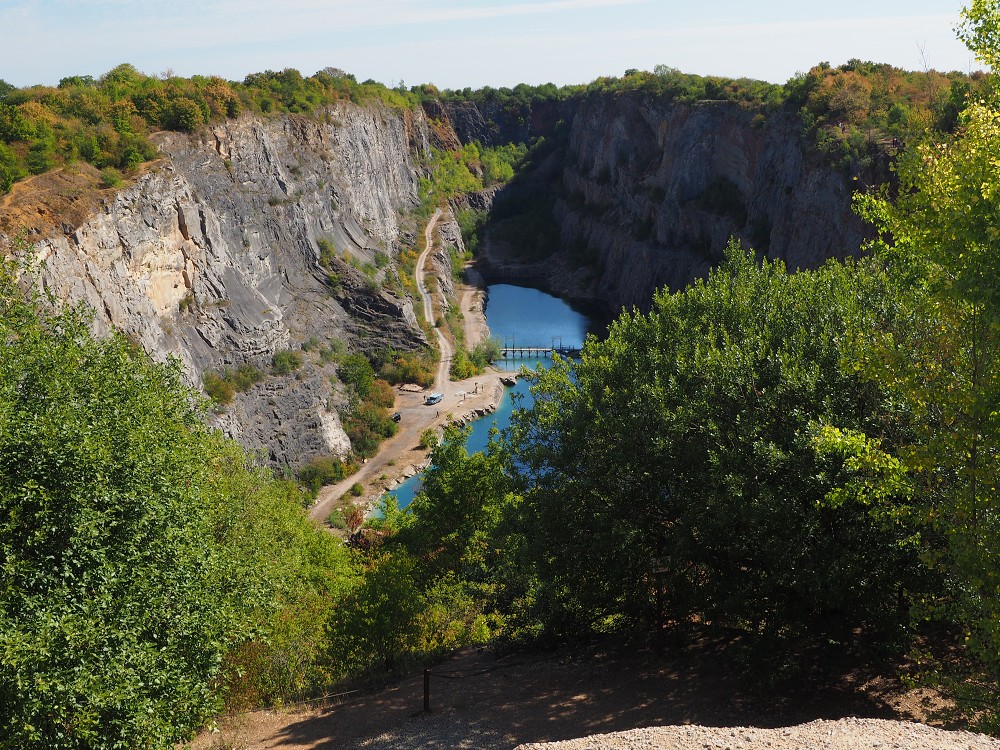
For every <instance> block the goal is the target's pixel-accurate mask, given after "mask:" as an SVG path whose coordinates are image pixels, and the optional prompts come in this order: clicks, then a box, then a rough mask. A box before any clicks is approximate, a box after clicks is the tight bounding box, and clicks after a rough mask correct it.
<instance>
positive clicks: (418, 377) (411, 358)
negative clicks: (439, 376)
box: [379, 352, 435, 388]
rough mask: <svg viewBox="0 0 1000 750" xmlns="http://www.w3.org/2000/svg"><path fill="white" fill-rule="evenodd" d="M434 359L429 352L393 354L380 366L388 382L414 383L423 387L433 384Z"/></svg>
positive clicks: (398, 383) (397, 383)
mask: <svg viewBox="0 0 1000 750" xmlns="http://www.w3.org/2000/svg"><path fill="white" fill-rule="evenodd" d="M434 370H435V367H434V359H433V357H432V356H431V355H430V354H429V353H426V352H425V353H422V354H415V353H404V354H394V355H392V356H391V357H390V358H389V359H388V361H386V362H384V363H383V364H382V366H381V368H380V370H379V371H380V373H381V375H382V377H383V378H385V379H386V380H387V381H388V382H390V383H393V384H396V385H401V384H404V383H416V384H418V385H420V386H423V387H424V388H430V387H431V386H432V385H434V374H435V373H434Z"/></svg>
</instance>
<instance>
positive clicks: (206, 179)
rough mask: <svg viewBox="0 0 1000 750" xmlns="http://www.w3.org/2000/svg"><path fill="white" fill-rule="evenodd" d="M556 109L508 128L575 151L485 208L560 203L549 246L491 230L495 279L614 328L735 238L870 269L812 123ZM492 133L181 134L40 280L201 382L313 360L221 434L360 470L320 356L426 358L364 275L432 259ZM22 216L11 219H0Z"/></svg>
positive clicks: (54, 234) (325, 122) (470, 111)
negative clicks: (468, 150)
mask: <svg viewBox="0 0 1000 750" xmlns="http://www.w3.org/2000/svg"><path fill="white" fill-rule="evenodd" d="M546 106H547V107H548V108H546V109H544V111H541V110H540V111H539V112H537V113H534V112H532V113H528V114H530V117H529V116H525V117H523V118H521V117H519V118H516V120H511V121H510V122H508V123H507V124H506V125H503V122H501V125H503V127H505V128H508V129H510V128H515V126H517V127H521V128H522V129H523V130H524V133H523V135H525V137H527V136H529V135H531V134H533V133H535V131H538V132H537V134H543V135H545V136H546V138H547V139H548V140H549V141H550V143H556V144H557V145H556V146H555V147H554V148H552V149H551V150H550V152H549V154H548V156H546V157H545V158H544V159H539V160H538V163H537V164H535V165H534V166H533V168H532V169H530V170H528V173H525V174H524V175H521V176H519V177H518V178H516V179H515V180H514V182H513V183H511V184H510V185H509V186H507V187H505V188H503V189H501V190H500V191H499V193H497V192H496V190H490V191H484V192H483V193H482V194H478V195H475V196H469V198H468V203H469V205H473V206H476V207H489V206H490V205H491V204H493V205H494V208H500V207H502V205H503V203H504V202H505V201H510V200H517V199H518V196H519V195H520V196H521V198H520V200H521V205H528V206H533V207H536V208H537V206H538V205H544V206H545V212H546V216H547V218H546V221H547V222H548V230H546V234H545V237H546V242H547V243H549V244H551V247H545V248H544V252H543V253H542V254H541V255H540V256H539V255H536V257H534V258H531V259H526V258H525V257H524V256H523V254H522V253H521V252H520V249H519V248H517V247H513V246H511V245H510V244H509V243H508V244H506V245H505V244H504V241H503V239H502V237H500V236H499V235H500V233H499V232H491V233H490V234H489V235H488V236H487V238H486V240H485V241H484V242H483V243H482V248H484V249H485V255H484V257H483V258H482V259H481V265H482V266H484V267H483V268H482V270H483V271H484V273H485V275H486V277H487V278H488V279H489V278H492V279H497V280H502V281H510V282H515V283H517V282H520V283H526V284H530V285H536V286H541V287H543V288H548V289H550V290H552V291H554V292H556V293H558V294H561V295H563V296H567V297H575V298H578V299H583V300H587V301H591V302H602V303H604V305H605V306H606V307H607V308H608V309H609V310H610V311H612V312H615V311H618V310H620V309H621V308H622V307H627V308H630V307H632V306H636V307H639V308H646V307H648V306H649V304H650V301H651V298H652V294H653V292H654V290H656V289H658V288H660V287H663V286H668V287H670V288H672V289H678V288H681V287H682V286H684V285H685V284H686V283H688V282H690V281H691V280H692V279H695V278H697V277H699V276H703V275H705V274H706V273H707V271H708V269H709V267H710V266H712V265H713V264H716V263H718V262H719V261H720V260H721V259H722V256H723V251H724V248H725V246H726V243H727V241H728V239H729V238H730V237H731V236H736V237H739V238H740V239H741V240H742V241H743V242H744V243H745V244H746V245H748V246H751V247H753V248H755V249H756V250H757V251H758V252H760V253H761V254H766V255H768V256H769V257H772V258H780V259H782V260H784V261H785V262H786V263H787V264H788V265H789V266H790V267H791V268H806V267H814V266H816V265H819V264H820V263H822V262H823V261H824V260H826V259H827V258H831V257H843V256H846V255H851V254H856V253H857V252H858V249H859V247H860V244H861V242H862V239H863V238H864V235H865V228H864V226H863V225H862V223H861V222H860V220H859V219H858V218H857V217H856V216H854V214H853V213H852V212H851V209H850V197H851V193H852V189H853V188H854V187H855V186H856V185H857V183H854V182H852V180H851V179H849V178H848V177H846V176H845V175H844V174H843V173H841V172H838V171H836V170H834V169H833V168H831V166H829V164H828V163H827V162H825V161H824V160H823V159H822V158H820V157H819V156H818V155H817V154H816V153H815V152H814V149H813V148H812V147H811V144H810V142H808V141H807V140H806V138H805V136H803V133H802V126H801V123H800V121H799V119H798V117H797V116H796V115H795V114H794V113H782V112H778V113H770V114H766V115H765V113H762V112H758V111H753V110H747V109H743V108H741V107H740V106H739V105H737V104H735V103H725V102H702V103H698V104H683V105H682V104H664V103H662V102H658V101H656V100H651V99H649V98H648V97H643V96H641V95H639V94H635V95H632V94H626V95H614V96H611V95H608V96H596V95H592V96H588V97H585V98H582V99H580V100H574V101H573V102H572V106H568V105H560V107H559V108H558V111H557V110H556V109H554V108H553V107H552V106H549V105H546ZM550 110H551V111H550ZM494 114H496V113H494ZM488 115H490V113H489V112H486V113H483V112H481V111H479V110H478V109H476V108H475V107H471V106H470V107H465V108H459V109H458V110H456V109H455V108H454V107H452V109H451V111H446V110H445V109H444V108H438V109H436V110H435V111H434V112H433V114H432V118H433V119H432V120H431V121H429V119H428V116H427V115H425V114H424V113H423V112H421V111H417V112H411V111H403V112H399V111H395V110H389V109H386V108H384V107H383V106H382V105H380V104H372V105H367V106H364V107H362V106H357V105H354V104H351V103H347V102H344V103H341V104H339V105H337V106H334V107H331V108H329V109H327V110H324V111H322V112H321V113H318V114H317V115H316V116H313V117H309V118H304V117H297V116H275V117H267V118H265V117H255V116H244V117H241V118H239V119H236V120H230V121H227V122H224V123H220V124H217V125H213V126H211V127H209V128H206V129H205V130H203V131H201V132H199V133H197V134H195V135H184V134H179V133H163V134H161V135H160V136H159V144H158V145H159V147H160V150H161V154H162V157H163V158H162V159H160V160H159V161H158V162H156V163H154V164H153V165H151V166H149V167H148V168H147V169H146V171H145V172H144V173H143V174H142V175H141V176H140V177H139V178H138V179H136V180H135V181H134V182H133V183H131V184H129V185H128V186H127V187H125V188H123V189H120V190H117V191H113V190H103V191H99V192H97V191H92V192H94V194H95V195H97V196H99V200H98V199H95V200H94V201H93V203H92V204H88V205H86V206H83V205H82V204H80V203H79V202H76V203H73V201H69V204H72V210H63V211H61V212H59V211H52V212H50V213H52V214H53V215H52V217H51V219H50V220H49V221H48V223H47V228H46V229H45V230H44V231H43V230H42V229H39V228H38V227H36V228H35V229H34V230H33V232H34V233H33V234H32V235H31V236H30V239H31V242H32V243H33V244H34V249H35V251H36V253H37V255H38V257H39V258H41V259H43V260H44V261H45V267H44V272H43V277H42V278H43V281H44V283H45V284H46V285H47V286H48V287H49V288H50V289H52V290H53V291H54V292H56V294H57V295H59V296H60V297H62V298H64V299H68V300H73V301H80V300H82V301H84V302H86V303H88V304H89V305H90V306H91V307H93V308H94V310H95V311H96V322H95V325H96V327H97V328H98V329H102V330H108V329H111V328H114V329H117V330H119V331H121V332H123V333H124V334H125V335H126V336H128V337H130V338H131V339H132V340H134V341H135V342H136V343H137V344H139V345H140V346H142V348H143V349H145V350H146V351H147V352H149V353H150V354H151V355H152V356H153V357H154V358H155V359H160V360H162V359H165V358H167V357H170V356H172V357H177V358H179V359H180V360H181V362H182V363H183V364H184V366H185V369H186V372H187V373H188V377H189V379H190V382H191V383H192V384H193V385H197V384H200V383H201V382H202V378H203V376H204V374H205V373H207V372H209V371H215V372H220V371H223V370H224V369H226V368H236V367H239V366H241V365H244V364H250V365H253V366H254V367H256V368H258V369H260V370H262V371H265V372H269V371H270V370H271V360H272V357H273V355H274V354H275V353H277V352H281V351H283V350H287V349H294V350H299V349H301V348H302V345H303V344H304V343H308V344H310V346H307V347H306V348H309V349H311V350H312V351H311V352H305V353H303V354H302V356H303V358H304V364H303V366H302V367H301V368H300V369H298V370H297V371H295V372H294V373H292V374H290V375H283V376H279V375H273V374H271V375H269V376H268V377H266V378H264V379H263V380H262V381H261V382H258V383H256V384H255V385H253V386H252V387H251V388H250V389H249V390H247V391H246V392H244V393H240V394H237V395H236V397H235V399H234V400H233V402H232V403H230V404H228V405H227V406H226V407H225V408H224V409H222V410H220V412H219V413H218V414H217V415H216V416H215V420H216V422H217V424H218V425H219V426H220V427H221V428H222V429H223V430H224V431H225V432H227V433H228V434H229V435H230V436H232V437H234V438H236V439H238V440H239V441H240V442H241V443H242V444H243V445H244V446H245V447H247V448H248V449H250V450H251V451H253V452H255V453H257V454H259V455H261V456H262V457H263V458H264V459H265V460H266V461H267V462H268V463H270V464H271V465H272V466H275V467H282V466H293V467H294V466H300V465H302V464H304V463H307V462H308V461H309V460H310V459H311V458H314V457H317V456H328V455H339V456H343V455H344V454H346V453H347V452H348V451H349V450H350V441H349V439H348V437H347V435H346V433H345V431H344V429H343V426H342V424H341V420H340V412H341V411H342V410H344V407H345V406H347V399H346V396H345V394H344V392H343V388H342V387H341V386H340V385H339V381H338V380H337V378H336V367H335V365H333V364H330V363H328V362H326V361H325V360H324V358H322V357H320V356H318V355H317V354H316V348H317V347H323V346H328V345H330V342H333V341H338V342H341V345H342V346H343V347H344V348H345V349H346V350H347V351H375V350H378V349H382V348H385V347H392V348H393V349H396V350H413V349H416V348H418V347H421V346H423V345H426V343H427V342H426V339H425V337H424V334H423V333H422V331H421V329H420V327H419V325H418V323H417V319H416V316H415V314H414V311H413V303H412V300H410V299H409V298H407V297H405V296H402V295H396V294H394V293H392V292H390V291H387V290H386V288H385V287H384V286H383V285H382V284H381V281H382V279H383V277H384V274H385V273H387V272H388V271H387V270H385V269H383V270H379V271H377V272H376V273H375V275H374V278H372V277H370V276H366V275H365V274H363V273H362V272H361V271H360V270H358V269H359V268H361V267H364V266H365V264H369V265H368V266H367V268H368V269H369V274H371V273H372V272H373V271H374V269H375V268H376V267H377V266H378V265H384V261H385V258H386V257H388V258H389V259H390V260H391V259H394V258H396V256H397V255H398V253H399V251H400V249H401V248H402V247H403V246H409V245H412V244H413V242H414V240H415V237H416V232H417V229H418V228H417V227H416V226H415V222H414V221H413V219H412V218H410V217H411V214H412V211H413V209H414V208H416V206H417V204H418V195H417V185H418V177H419V167H418V163H417V162H418V160H419V157H420V155H422V154H426V153H427V152H428V150H429V148H430V145H431V144H432V143H433V144H437V145H438V146H441V145H447V144H448V143H451V142H452V141H457V139H458V138H459V136H461V137H462V138H463V139H468V138H470V137H473V136H474V135H476V133H477V132H478V131H479V130H482V135H485V136H489V138H490V139H491V140H495V139H496V138H500V137H502V134H501V132H500V130H501V129H502V128H500V126H499V125H496V121H495V120H496V118H491V117H489V116H488ZM448 116H451V117H452V118H454V120H455V121H454V122H448V121H447V117H448ZM559 116H561V117H563V124H560V125H557V122H558V117H559ZM497 117H499V116H498V115H497ZM501 119H502V118H501ZM484 128H485V130H483V129H484ZM491 128H492V129H491ZM498 128H499V129H498ZM494 131H495V132H494ZM519 132H520V131H519ZM92 171H93V170H92ZM94 174H96V172H95V173H94ZM44 177H47V176H46V175H43V176H42V178H44ZM48 177H49V179H50V180H52V181H54V182H58V181H59V179H62V178H65V181H66V182H65V184H64V185H63V186H62V187H59V188H58V190H61V191H62V193H64V194H65V195H64V196H63V197H64V198H66V196H67V195H70V194H71V193H72V192H73V191H74V190H76V188H75V187H74V186H73V182H72V180H73V179H75V178H72V177H70V176H68V175H61V176H60V175H54V176H48ZM42 178H36V179H39V180H40V179H42ZM91 180H92V185H96V177H94V176H93V175H91ZM31 190H32V187H31V185H25V186H16V191H15V192H16V193H18V194H19V195H21V198H22V199H23V200H24V201H27V204H28V205H27V206H26V207H25V206H21V209H20V214H21V215H22V216H28V215H31V214H32V211H33V209H34V207H33V206H32V205H31V200H32V197H31V196H32V193H31ZM526 191H527V192H526ZM532 191H533V192H532ZM526 194H527V195H528V197H529V199H528V200H524V196H525V195H526ZM25 195H27V196H28V197H27V198H24V196H25ZM14 197H16V196H14V195H12V196H7V198H6V199H4V200H3V201H0V219H2V220H6V219H8V218H9V217H10V215H11V213H12V212H11V211H10V210H9V209H10V205H11V200H10V199H12V198H14ZM536 198H537V200H536ZM67 200H68V199H67ZM22 202H23V201H22ZM532 210H535V208H533V209H532ZM536 212H537V211H536ZM501 213H502V212H501ZM508 221H514V222H517V221H519V219H518V215H517V212H514V215H513V218H511V219H509V220H508ZM4 226H8V230H9V223H8V224H4V222H3V221H0V231H2V227H4ZM522 235H523V232H522ZM441 241H442V248H441V249H440V251H439V252H438V253H437V254H436V256H435V258H434V261H435V262H436V263H437V265H438V266H439V267H440V270H441V276H442V278H443V279H445V280H446V281H445V283H446V285H447V284H449V283H450V278H451V274H450V272H449V271H448V265H449V262H450V258H449V257H448V254H447V252H445V251H444V249H443V246H444V245H446V244H453V245H456V246H459V245H460V243H461V233H460V232H459V231H458V227H457V225H453V222H452V224H445V225H443V226H442V232H441ZM377 254H378V255H377ZM379 260H381V261H383V262H382V263H377V261H379ZM389 271H391V264H390V268H389ZM331 273H332V274H333V275H334V278H333V279H331V278H330V276H331Z"/></svg>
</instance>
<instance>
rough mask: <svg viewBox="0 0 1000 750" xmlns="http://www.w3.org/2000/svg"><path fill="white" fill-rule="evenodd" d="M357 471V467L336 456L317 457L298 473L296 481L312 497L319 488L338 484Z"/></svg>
mask: <svg viewBox="0 0 1000 750" xmlns="http://www.w3.org/2000/svg"><path fill="white" fill-rule="evenodd" d="M355 471H357V465H356V464H354V463H349V462H346V461H344V460H342V459H340V458H338V457H336V456H318V457H316V458H314V459H312V460H311V461H310V462H309V463H308V464H306V465H305V466H303V467H302V468H300V469H299V471H298V480H299V483H300V484H302V485H303V486H304V487H305V488H306V489H307V490H308V491H309V492H310V493H311V494H312V496H313V497H315V496H316V493H318V492H319V490H320V487H322V486H323V485H326V484H333V483H334V482H339V481H340V480H342V479H344V478H345V477H347V476H350V475H351V474H353V473H354V472H355Z"/></svg>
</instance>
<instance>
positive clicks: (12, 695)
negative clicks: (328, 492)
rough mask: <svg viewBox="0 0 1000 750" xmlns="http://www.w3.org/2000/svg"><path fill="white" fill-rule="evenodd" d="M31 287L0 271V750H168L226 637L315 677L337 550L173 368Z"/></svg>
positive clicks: (211, 706)
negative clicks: (94, 330)
mask: <svg viewBox="0 0 1000 750" xmlns="http://www.w3.org/2000/svg"><path fill="white" fill-rule="evenodd" d="M28 278H30V273H25V272H24V271H23V269H19V270H18V272H17V273H15V270H14V269H12V268H9V267H7V266H2V267H0V747H2V748H10V749H11V750H13V749H14V748H17V749H18V750H24V749H27V750H33V749H35V748H37V749H38V750H42V748H45V749H46V750H49V749H52V748H56V749H58V748H81V747H88V748H164V750H166V749H167V748H172V747H174V746H175V743H177V742H180V741H183V740H185V739H187V738H188V737H189V736H190V734H191V732H192V731H193V730H194V729H195V728H197V727H198V726H200V725H201V724H202V723H203V722H204V720H205V719H206V718H207V716H209V715H210V714H211V713H212V712H214V711H216V710H218V709H219V708H220V707H221V705H222V704H221V698H222V687H223V685H224V682H225V679H226V671H225V669H226V661H225V660H226V658H227V657H228V655H229V654H230V653H232V650H233V649H234V648H235V647H237V646H239V647H241V648H242V647H243V646H244V645H247V644H254V643H256V644H257V649H256V650H257V652H258V653H261V654H270V655H271V656H272V657H273V658H274V660H275V662H280V661H282V659H281V657H280V654H281V653H282V649H285V652H284V653H285V655H286V656H287V655H288V654H289V653H293V652H294V653H296V654H298V655H299V656H298V658H299V660H300V661H299V663H298V666H296V668H295V669H294V670H292V672H291V674H292V675H294V680H295V681H297V684H301V683H302V682H303V681H308V680H309V679H313V677H314V673H313V671H312V670H313V669H314V666H313V665H315V664H317V663H318V660H319V659H318V656H313V657H311V656H309V654H310V653H312V654H313V655H318V654H319V653H321V652H325V648H320V644H321V643H322V636H323V633H324V632H325V618H326V614H328V613H329V607H330V602H331V601H333V600H334V599H335V598H338V597H339V596H340V593H339V592H340V591H341V588H339V587H340V585H341V583H342V582H343V581H346V580H348V578H347V577H346V576H343V573H344V570H345V565H346V562H345V560H344V557H343V550H342V545H339V544H337V543H336V541H335V540H332V539H329V538H328V537H327V536H325V535H323V534H322V533H321V532H319V531H318V530H315V529H313V528H312V527H311V526H310V524H309V523H308V521H307V520H306V519H305V518H304V517H303V515H302V513H301V505H300V503H301V501H300V498H299V496H298V493H297V491H296V490H295V489H294V487H293V486H291V485H288V484H284V483H276V482H274V481H273V480H272V479H271V478H270V477H269V476H268V475H266V474H265V473H263V472H261V471H260V470H259V469H256V468H254V467H253V466H252V465H251V463H250V462H249V461H248V460H247V457H246V455H245V454H244V453H243V451H242V450H241V449H239V448H238V447H237V446H236V445H235V444H233V443H231V442H227V441H226V440H224V439H223V438H222V437H221V436H220V435H219V434H218V433H215V432H212V431H210V430H208V429H207V428H206V427H205V423H204V413H203V411H202V409H201V407H200V400H199V398H198V396H197V395H196V394H195V393H194V392H192V391H191V390H189V389H188V388H186V387H185V386H184V385H183V380H182V373H181V370H180V367H179V365H178V364H177V363H176V362H171V363H168V364H165V365H159V364H153V363H151V362H150V361H149V360H148V358H147V357H146V356H145V355H144V354H142V353H141V352H140V351H138V350H137V349H136V348H135V347H134V346H133V345H132V344H130V343H129V342H127V341H126V340H125V339H124V338H122V337H119V336H112V337H110V338H107V339H100V340H99V339H95V338H94V337H93V336H92V335H91V334H90V322H91V317H90V315H89V314H88V313H86V312H85V311H83V310H82V309H79V308H73V309H63V308H61V307H59V306H58V305H55V304H54V303H52V302H51V300H47V299H46V298H44V297H40V296H39V295H37V294H35V293H33V292H32V291H31V290H30V289H29V290H27V291H26V290H25V288H24V284H25V280H26V279H28ZM310 609H311V610H312V611H315V612H316V613H317V614H316V615H315V616H314V617H313V618H312V619H311V620H308V621H306V620H301V621H300V623H299V629H298V631H297V632H300V633H301V635H300V637H297V638H292V632H293V629H292V628H290V627H289V626H288V623H289V622H290V621H291V618H290V617H288V614H289V613H290V612H292V611H299V610H310ZM303 629H304V630H305V631H307V632H303ZM307 643H308V644H311V646H310V648H306V644H307ZM283 644H284V645H283ZM310 649H311V651H310ZM286 662H287V660H286ZM285 684H286V685H287V684H289V683H287V682H286V683H285ZM289 689H291V688H289Z"/></svg>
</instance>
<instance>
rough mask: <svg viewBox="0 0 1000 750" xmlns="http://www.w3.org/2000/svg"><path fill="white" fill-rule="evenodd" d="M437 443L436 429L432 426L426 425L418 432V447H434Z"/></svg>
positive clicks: (427, 448)
mask: <svg viewBox="0 0 1000 750" xmlns="http://www.w3.org/2000/svg"><path fill="white" fill-rule="evenodd" d="M437 444H438V434H437V430H435V429H434V428H433V427H428V428H427V429H426V430H424V431H423V432H421V433H420V447H421V448H423V449H425V450H429V449H432V448H434V447H436V446H437Z"/></svg>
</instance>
